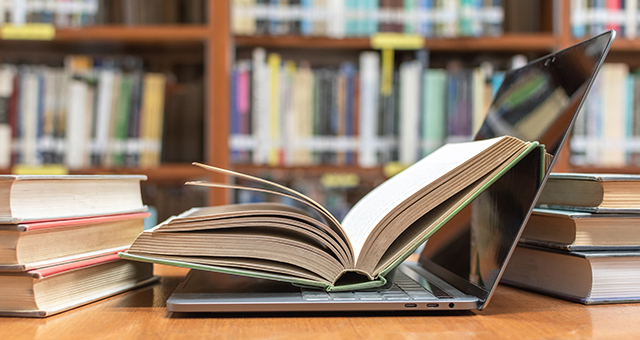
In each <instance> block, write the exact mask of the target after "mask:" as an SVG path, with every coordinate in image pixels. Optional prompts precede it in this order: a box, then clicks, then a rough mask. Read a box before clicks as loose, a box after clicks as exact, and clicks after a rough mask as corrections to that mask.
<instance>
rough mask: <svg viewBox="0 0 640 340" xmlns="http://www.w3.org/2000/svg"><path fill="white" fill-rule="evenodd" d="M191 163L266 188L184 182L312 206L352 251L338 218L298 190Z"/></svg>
mask: <svg viewBox="0 0 640 340" xmlns="http://www.w3.org/2000/svg"><path fill="white" fill-rule="evenodd" d="M193 165H195V166H199V167H201V168H203V169H206V170H209V171H213V172H218V173H222V174H225V175H227V176H232V177H236V178H241V179H244V180H247V181H250V182H253V183H256V184H258V185H262V186H266V187H267V188H268V189H261V188H252V187H246V186H238V185H228V184H220V183H209V182H187V183H186V184H190V185H199V186H209V187H219V188H229V189H243V190H253V191H260V192H266V193H270V194H276V195H281V196H285V197H289V198H293V199H295V200H297V201H299V202H302V203H305V204H306V205H307V206H309V207H311V208H313V209H314V210H315V211H317V212H318V213H319V214H320V215H321V216H323V217H324V218H325V222H326V223H327V225H328V226H329V227H330V228H331V229H333V230H334V231H336V232H337V233H338V234H339V235H341V236H342V237H343V238H344V240H345V242H346V244H347V246H348V249H347V250H348V251H349V252H350V253H352V250H351V249H352V245H351V242H350V240H349V238H348V236H347V234H346V232H345V230H344V228H343V227H342V226H341V225H340V222H338V220H337V219H336V218H335V217H334V216H333V215H332V214H331V213H330V212H329V211H328V210H327V209H326V208H324V207H323V206H322V205H320V203H318V202H316V201H314V200H313V199H311V198H310V197H308V196H306V195H303V194H302V193H300V192H298V191H295V190H293V189H291V188H287V187H285V186H283V185H280V184H278V183H274V182H271V181H268V180H266V179H262V178H258V177H254V176H250V175H246V174H242V173H239V172H235V171H231V170H226V169H221V168H216V167H214V166H210V165H206V164H201V163H197V162H194V163H193Z"/></svg>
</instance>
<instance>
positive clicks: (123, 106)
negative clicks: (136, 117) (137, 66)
mask: <svg viewBox="0 0 640 340" xmlns="http://www.w3.org/2000/svg"><path fill="white" fill-rule="evenodd" d="M132 89H133V77H132V76H131V75H123V76H122V81H121V83H120V97H119V100H118V106H117V109H116V117H115V119H116V122H115V131H114V132H113V135H114V139H115V140H116V149H115V150H114V152H113V160H112V165H113V166H114V167H119V166H123V165H124V157H125V148H126V143H127V138H128V132H129V114H130V111H131V110H130V107H131V92H132Z"/></svg>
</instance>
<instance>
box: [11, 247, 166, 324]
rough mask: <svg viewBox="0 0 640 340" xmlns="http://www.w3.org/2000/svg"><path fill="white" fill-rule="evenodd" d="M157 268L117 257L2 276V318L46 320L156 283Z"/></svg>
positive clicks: (104, 257) (112, 254)
mask: <svg viewBox="0 0 640 340" xmlns="http://www.w3.org/2000/svg"><path fill="white" fill-rule="evenodd" d="M157 279H158V278H157V277H154V276H153V266H152V265H150V264H146V263H134V262H130V261H123V260H120V259H119V258H118V255H117V254H116V253H111V254H107V255H104V256H100V257H95V258H89V259H84V260H82V261H76V262H71V263H65V264H60V265H56V266H52V267H47V268H37V269H33V270H30V271H26V272H20V273H2V274H0V316H20V317H45V316H49V315H52V314H56V313H59V312H62V311H65V310H68V309H71V308H75V307H78V306H81V305H84V304H87V303H90V302H93V301H96V300H99V299H103V298H106V297H108V296H111V295H115V294H118V293H121V292H123V291H126V290H129V289H133V288H136V287H139V286H142V285H144V284H147V283H150V282H153V281H156V280H157Z"/></svg>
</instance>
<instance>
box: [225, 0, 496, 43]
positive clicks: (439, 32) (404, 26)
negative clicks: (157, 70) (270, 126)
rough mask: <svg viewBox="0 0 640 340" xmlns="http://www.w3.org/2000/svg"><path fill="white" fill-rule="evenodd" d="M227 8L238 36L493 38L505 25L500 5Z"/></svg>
mask: <svg viewBox="0 0 640 340" xmlns="http://www.w3.org/2000/svg"><path fill="white" fill-rule="evenodd" d="M231 4H232V14H231V22H232V26H231V27H232V31H233V33H234V34H239V35H264V34H270V35H283V34H289V35H304V36H329V37H332V38H343V37H354V36H370V35H372V34H375V33H377V32H398V33H409V34H419V35H422V36H425V37H455V36H481V35H492V36H495V35H500V34H502V24H503V22H504V20H505V15H504V9H503V6H502V1H501V0H492V1H469V0H443V1H432V0H404V1H403V0H361V1H358V0H346V1H339V0H315V1H310V0H255V1H252V0H234V1H233V2H232V3H231Z"/></svg>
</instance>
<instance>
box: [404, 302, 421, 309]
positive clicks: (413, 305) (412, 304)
mask: <svg viewBox="0 0 640 340" xmlns="http://www.w3.org/2000/svg"><path fill="white" fill-rule="evenodd" d="M404 306H405V307H407V308H416V307H418V305H416V304H415V303H405V304H404Z"/></svg>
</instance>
